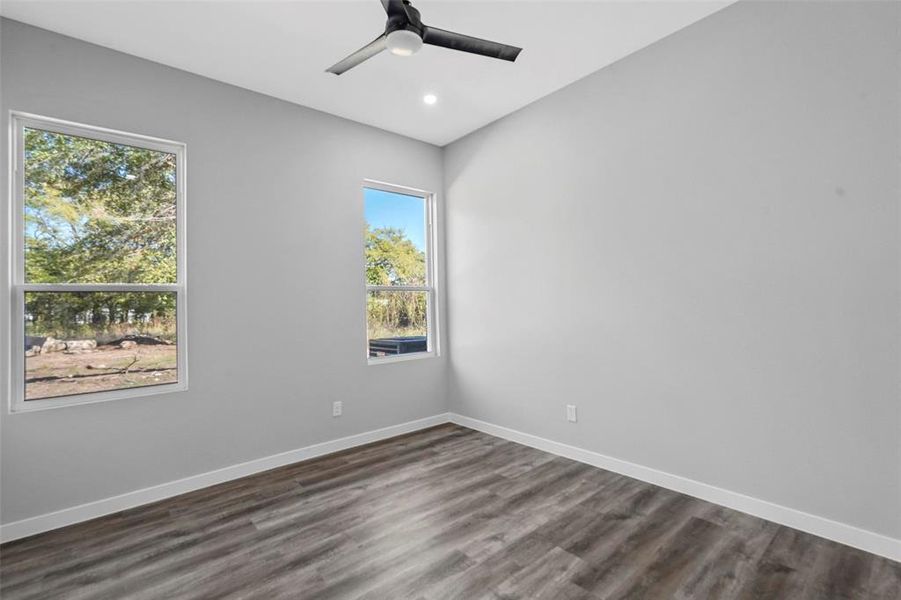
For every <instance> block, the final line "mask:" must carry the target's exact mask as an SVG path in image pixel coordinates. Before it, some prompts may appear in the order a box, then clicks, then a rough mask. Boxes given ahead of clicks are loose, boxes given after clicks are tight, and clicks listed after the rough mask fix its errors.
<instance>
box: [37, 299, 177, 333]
mask: <svg viewBox="0 0 901 600" xmlns="http://www.w3.org/2000/svg"><path fill="white" fill-rule="evenodd" d="M175 299H176V295H175V293H174V292H27V293H26V294H25V314H26V316H27V320H26V323H25V334H26V335H35V336H53V337H55V338H58V339H77V338H86V339H96V340H98V341H99V342H105V341H109V340H112V339H115V338H119V337H122V336H125V335H129V334H142V335H150V336H153V337H158V338H161V339H164V340H167V341H171V342H174V341H175V338H176V331H175V323H176V318H175V303H176V300H175Z"/></svg>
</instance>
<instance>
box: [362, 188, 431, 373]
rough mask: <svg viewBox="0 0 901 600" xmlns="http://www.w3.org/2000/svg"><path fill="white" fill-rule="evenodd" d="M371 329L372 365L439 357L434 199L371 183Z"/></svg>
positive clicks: (367, 194)
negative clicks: (436, 317)
mask: <svg viewBox="0 0 901 600" xmlns="http://www.w3.org/2000/svg"><path fill="white" fill-rule="evenodd" d="M363 192H364V205H365V216H366V231H365V236H364V248H365V257H366V274H365V277H366V290H367V292H366V326H367V355H368V357H369V361H370V363H372V362H382V361H390V360H397V359H401V358H412V357H417V356H432V355H434V354H436V353H437V339H436V328H435V324H436V319H435V314H436V312H437V311H436V299H435V288H434V283H433V278H434V271H435V266H434V251H433V243H434V230H433V222H434V219H433V218H432V214H433V210H434V206H433V202H434V200H433V196H432V195H431V194H428V193H425V192H417V191H413V190H409V189H408V188H401V187H398V186H391V185H386V184H377V183H373V182H367V183H366V184H365V186H364V190H363Z"/></svg>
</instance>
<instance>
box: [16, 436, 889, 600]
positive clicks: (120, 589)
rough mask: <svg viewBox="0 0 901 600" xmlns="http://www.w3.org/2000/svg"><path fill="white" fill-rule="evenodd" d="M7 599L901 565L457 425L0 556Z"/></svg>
mask: <svg viewBox="0 0 901 600" xmlns="http://www.w3.org/2000/svg"><path fill="white" fill-rule="evenodd" d="M0 596H2V598H4V599H5V600H6V599H8V600H26V599H27V600H38V599H40V600H53V599H57V598H65V599H66V600H101V599H102V600H107V599H108V600H120V599H124V598H127V599H129V600H155V599H159V598H165V599H167V600H169V599H173V600H181V599H201V598H203V599H207V598H221V599H230V600H237V599H242V600H248V599H254V598H259V599H261V600H262V599H266V600H271V599H281V598H286V599H287V598H292V599H293V598H316V599H317V600H318V599H327V598H336V599H339V598H340V599H345V598H346V599H361V600H363V599H370V600H371V599H376V600H379V599H390V600H404V599H409V600H477V599H485V600H513V599H526V598H528V599H541V598H552V599H554V600H600V599H603V598H616V599H629V598H642V599H654V598H667V599H670V598H674V599H679V600H685V599H688V598H704V599H707V598H716V599H727V598H728V599H733V598H748V599H756V598H761V599H762V598H766V599H772V598H776V599H779V598H786V599H792V600H794V599H795V598H797V599H805V598H817V599H820V598H823V599H833V598H834V599H837V600H839V599H845V598H853V599H855V600H857V599H862V600H866V599H870V598H872V599H875V600H901V565H899V564H898V563H896V562H892V561H890V560H887V559H884V558H880V557H878V556H874V555H872V554H867V553H865V552H861V551H859V550H855V549H852V548H848V547H846V546H842V545H840V544H836V543H833V542H830V541H827V540H823V539H821V538H817V537H815V536H811V535H809V534H805V533H802V532H799V531H796V530H792V529H788V528H786V527H781V526H779V525H776V524H774V523H771V522H768V521H764V520H762V519H757V518H755V517H751V516H749V515H745V514H743V513H739V512H736V511H732V510H729V509H726V508H723V507H720V506H716V505H713V504H709V503H706V502H703V501H700V500H697V499H695V498H691V497H688V496H685V495H682V494H678V493H676V492H672V491H669V490H665V489H663V488H659V487H656V486H653V485H649V484H646V483H643V482H640V481H637V480H634V479H630V478H628V477H624V476H621V475H617V474H615V473H612V472H609V471H604V470H601V469H596V468H593V467H590V466H587V465H584V464H581V463H577V462H574V461H571V460H568V459H565V458H560V457H557V456H553V455H550V454H547V453H544V452H541V451H539V450H535V449H533V448H528V447H526V446H521V445H519V444H515V443H512V442H509V441H506V440H501V439H498V438H494V437H492V436H489V435H486V434H483V433H479V432H475V431H472V430H469V429H466V428H463V427H458V426H455V425H442V426H438V427H434V428H430V429H428V430H424V431H419V432H415V433H411V434H406V435H403V436H399V437H397V438H393V439H390V440H383V441H380V442H377V443H374V444H369V445H367V446H363V447H360V448H355V449H351V450H346V451H342V452H339V453H335V454H331V455H328V456H324V457H320V458H317V459H314V460H309V461H304V462H301V463H296V464H292V465H287V466H285V467H281V468H278V469H273V470H271V471H267V472H265V473H258V474H255V475H252V476H249V477H245V478H242V479H238V480H235V481H230V482H227V483H223V484H221V485H217V486H213V487H210V488H206V489H202V490H197V491H194V492H190V493H188V494H183V495H181V496H178V497H175V498H169V499H166V500H162V501H160V502H156V503H153V504H149V505H146V506H142V507H138V508H135V509H131V510H128V511H123V512H121V513H117V514H114V515H109V516H106V517H102V518H99V519H94V520H92V521H88V522H85V523H81V524H78V525H73V526H71V527H66V528H64V529H60V530H56V531H51V532H47V533H44V534H40V535H36V536H33V537H31V538H27V539H23V540H17V541H15V542H10V543H7V544H4V545H2V546H0Z"/></svg>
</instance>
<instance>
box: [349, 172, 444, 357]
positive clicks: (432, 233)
mask: <svg viewBox="0 0 901 600" xmlns="http://www.w3.org/2000/svg"><path fill="white" fill-rule="evenodd" d="M363 188H369V189H373V190H380V191H383V192H391V193H395V194H403V195H405V196H416V197H417V198H422V201H423V204H424V206H425V260H426V265H425V285H369V284H366V290H365V291H364V295H363V317H364V318H363V323H364V326H365V327H364V330H363V343H364V350H365V352H366V354H365V356H366V360H367V363H368V364H370V365H382V364H391V363H396V362H404V361H408V360H419V359H423V358H437V357H438V356H440V355H441V337H440V335H441V332H440V327H439V322H440V319H439V306H438V299H439V297H440V295H439V293H438V282H439V276H438V275H439V273H438V251H437V248H438V240H437V237H438V235H437V231H438V227H437V222H438V219H437V206H436V202H437V201H436V197H435V194H434V193H433V192H429V191H426V190H420V189H416V188H411V187H406V186H402V185H396V184H393V183H386V182H384V181H375V180H372V179H365V180H364V181H363ZM360 192H361V196H362V197H363V198H364V211H365V190H363V189H361V190H360ZM365 262H366V257H365V253H364V257H363V263H364V265H363V267H364V272H365ZM381 291H386V292H426V305H427V307H426V344H427V345H426V351H425V352H411V353H409V354H396V355H393V356H379V357H371V356H369V328H368V317H369V315H367V314H366V300H367V299H368V298H369V292H381Z"/></svg>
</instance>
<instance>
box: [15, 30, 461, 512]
mask: <svg viewBox="0 0 901 600" xmlns="http://www.w3.org/2000/svg"><path fill="white" fill-rule="evenodd" d="M0 41H2V46H0V54H2V65H0V68H2V88H3V89H2V111H3V123H2V125H3V129H2V130H3V131H6V129H5V128H6V126H7V121H6V119H7V112H8V111H9V110H10V109H15V110H21V111H27V112H32V113H38V114H42V115H47V116H53V117H59V118H62V119H69V120H73V121H79V122H84V123H90V124H95V125H100V126H104V127H110V128H114V129H121V130H125V131H131V132H136V133H142V134H146V135H152V136H158V137H163V138H169V139H174V140H179V141H183V142H185V143H187V145H188V205H187V212H188V215H187V222H188V289H189V307H188V313H189V315H188V318H189V326H188V333H189V336H190V340H189V344H190V349H189V362H190V390H189V391H188V392H186V393H182V394H172V395H165V396H152V397H145V398H138V399H133V400H123V401H116V402H108V403H103V404H95V405H89V406H76V407H71V408H64V409H56V410H49V411H43V412H38V413H29V414H13V415H9V414H5V412H6V411H5V408H4V410H3V411H2V412H3V413H4V414H3V415H2V432H0V434H2V448H0V450H2V464H0V467H2V470H0V477H2V481H3V486H2V497H0V504H2V521H3V522H4V523H8V522H11V521H16V520H19V519H22V518H25V517H29V516H33V515H38V514H42V513H46V512H48V511H52V510H56V509H60V508H65V507H69V506H73V505H77V504H80V503H83V502H88V501H91V500H97V499H100V498H105V497H108V496H111V495H115V494H120V493H123V492H127V491H131V490H135V489H139V488H143V487H146V486H150V485H154V484H159V483H163V482H167V481H171V480H173V479H178V478H181V477H186V476H189V475H193V474H197V473H201V472H205V471H208V470H211V469H215V468H219V467H224V466H227V465H232V464H235V463H239V462H242V461H247V460H251V459H254V458H258V457H263V456H267V455H270V454H274V453H277V452H282V451H286V450H290V449H294V448H299V447H303V446H307V445H309V444H313V443H317V442H322V441H325V440H330V439H335V438H338V437H342V436H346V435H350V434H353V433H357V432H362V431H368V430H371V429H375V428H378V427H384V426H387V425H392V424H397V423H401V422H404V421H409V420H412V419H416V418H420V417H425V416H430V415H434V414H436V413H440V412H443V411H444V410H445V392H444V391H445V389H446V361H445V359H443V358H442V359H431V360H422V361H412V362H405V363H400V364H394V365H379V366H373V367H368V366H367V365H366V361H365V357H364V356H363V348H364V341H363V336H364V335H365V315H364V292H363V290H364V287H363V285H364V279H363V275H364V272H363V255H362V252H363V251H362V238H361V232H362V231H363V227H364V219H363V207H362V192H361V190H360V186H361V183H362V180H363V179H364V178H367V177H369V178H374V179H379V180H384V181H390V182H396V183H399V184H405V185H410V186H414V187H419V188H424V189H430V190H436V191H440V189H441V187H442V165H441V150H440V149H438V148H436V147H434V146H430V145H427V144H423V143H419V142H414V141H411V140H409V139H406V138H403V137H400V136H396V135H392V134H388V133H385V132H383V131H379V130H377V129H373V128H369V127H365V126H362V125H359V124H355V123H352V122H349V121H346V120H342V119H339V118H336V117H332V116H329V115H326V114H323V113H320V112H316V111H313V110H309V109H305V108H301V107H298V106H295V105H292V104H288V103H285V102H281V101H277V100H274V99H271V98H268V97H265V96H262V95H259V94H255V93H251V92H248V91H244V90H241V89H238V88H235V87H231V86H228V85H224V84H221V83H217V82H214V81H211V80H209V79H204V78H201V77H198V76H195V75H191V74H188V73H184V72H180V71H177V70H174V69H170V68H167V67H163V66H160V65H157V64H153V63H150V62H147V61H143V60H140V59H137V58H134V57H130V56H127V55H124V54H120V53H117V52H112V51H109V50H105V49H102V48H99V47H97V46H92V45H90V44H85V43H82V42H79V41H75V40H73V39H71V38H66V37H62V36H59V35H56V34H53V33H49V32H47V31H42V30H40V29H35V28H32V27H28V26H25V25H22V24H19V23H16V22H12V21H4V22H3V24H2V33H0ZM0 146H2V147H3V150H4V152H5V151H6V144H5V143H4V144H0ZM5 161H6V157H5V154H4V156H3V163H2V164H4V165H5V164H6V162H5ZM4 187H5V186H4ZM3 212H4V213H5V211H3ZM2 231H3V232H4V233H3V235H4V236H5V235H6V225H5V224H3V229H2ZM0 246H4V247H5V246H6V244H0ZM324 259H325V260H324ZM3 262H4V264H5V261H3ZM2 276H3V277H5V276H6V275H5V273H4V274H2ZM235 315H238V316H239V318H237V319H235ZM333 400H343V401H344V416H343V417H341V418H340V419H333V418H332V417H331V402H332V401H333ZM3 404H4V407H5V405H6V398H4V399H3Z"/></svg>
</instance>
